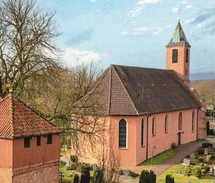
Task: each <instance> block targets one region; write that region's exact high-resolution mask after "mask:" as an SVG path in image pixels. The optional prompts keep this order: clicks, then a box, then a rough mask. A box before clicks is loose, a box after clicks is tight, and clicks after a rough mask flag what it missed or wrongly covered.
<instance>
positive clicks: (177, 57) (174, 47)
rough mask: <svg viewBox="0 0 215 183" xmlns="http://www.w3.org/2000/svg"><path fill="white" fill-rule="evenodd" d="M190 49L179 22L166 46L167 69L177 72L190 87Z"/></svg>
mask: <svg viewBox="0 0 215 183" xmlns="http://www.w3.org/2000/svg"><path fill="white" fill-rule="evenodd" d="M190 47H191V46H190V44H189V43H188V41H187V38H186V36H185V34H184V31H183V29H182V27H181V24H180V21H178V24H177V26H176V28H175V32H174V34H173V36H172V38H171V40H170V42H169V44H168V45H167V46H166V69H167V70H174V71H176V73H177V74H178V75H179V77H180V78H181V79H182V80H183V81H184V83H186V84H187V85H188V86H189V84H190V78H189V75H190Z"/></svg>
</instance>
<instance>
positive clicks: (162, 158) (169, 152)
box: [139, 149, 176, 166]
mask: <svg viewBox="0 0 215 183" xmlns="http://www.w3.org/2000/svg"><path fill="white" fill-rule="evenodd" d="M175 153H176V149H170V150H167V151H165V152H163V153H160V154H158V155H156V156H154V158H153V165H160V164H162V163H163V162H164V161H165V160H167V159H169V158H171V157H172V156H173V155H174V154H175ZM142 165H151V158H150V159H148V160H146V161H144V162H143V163H141V164H140V165H139V166H142Z"/></svg>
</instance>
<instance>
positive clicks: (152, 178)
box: [139, 170, 156, 183]
mask: <svg viewBox="0 0 215 183" xmlns="http://www.w3.org/2000/svg"><path fill="white" fill-rule="evenodd" d="M139 183H156V175H155V174H154V172H153V171H150V172H149V171H147V170H143V171H142V172H141V174H140V179H139Z"/></svg>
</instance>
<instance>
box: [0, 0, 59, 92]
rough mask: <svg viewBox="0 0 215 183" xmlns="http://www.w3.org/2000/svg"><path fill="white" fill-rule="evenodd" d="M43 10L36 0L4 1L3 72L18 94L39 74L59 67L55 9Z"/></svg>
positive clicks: (0, 18)
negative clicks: (54, 39) (55, 55)
mask: <svg viewBox="0 0 215 183" xmlns="http://www.w3.org/2000/svg"><path fill="white" fill-rule="evenodd" d="M42 12H43V11H42V10H41V9H40V8H38V7H36V5H35V1H33V0H4V1H3V2H1V5H0V73H1V78H2V83H3V84H11V87H12V88H13V90H14V92H15V94H16V95H19V94H20V93H22V92H23V90H25V87H26V84H27V83H28V82H32V81H33V79H34V78H35V77H36V76H37V75H38V74H41V73H42V72H43V71H45V70H51V69H53V68H55V67H57V63H56V61H54V59H53V57H52V56H51V55H52V54H54V53H55V52H56V51H57V49H56V47H55V45H54V44H53V38H55V37H56V36H58V34H56V33H55V26H54V21H53V17H54V14H55V13H54V12H47V11H46V12H44V13H42ZM6 93H7V92H6V91H3V92H2V94H1V95H2V96H5V95H6Z"/></svg>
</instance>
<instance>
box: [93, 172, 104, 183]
mask: <svg viewBox="0 0 215 183" xmlns="http://www.w3.org/2000/svg"><path fill="white" fill-rule="evenodd" d="M103 178H104V174H103V172H102V170H95V172H94V174H93V183H102V182H103Z"/></svg>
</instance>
